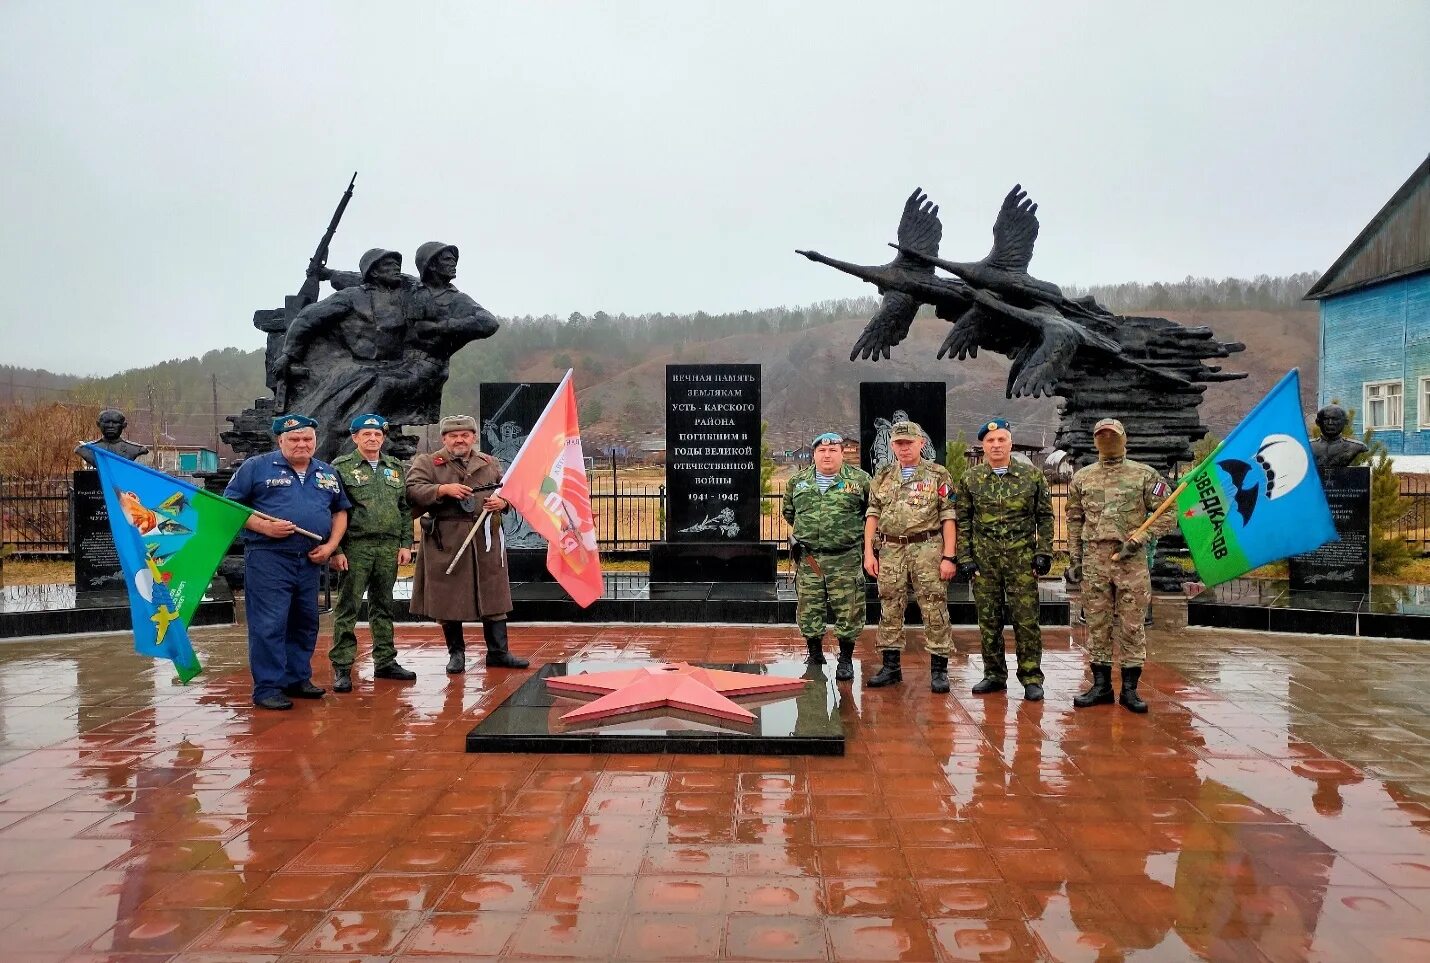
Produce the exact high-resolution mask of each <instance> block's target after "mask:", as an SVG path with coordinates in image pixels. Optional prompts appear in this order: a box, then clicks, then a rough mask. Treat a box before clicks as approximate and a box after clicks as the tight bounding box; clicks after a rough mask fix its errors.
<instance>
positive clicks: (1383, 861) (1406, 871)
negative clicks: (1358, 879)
mask: <svg viewBox="0 0 1430 963" xmlns="http://www.w3.org/2000/svg"><path fill="white" fill-rule="evenodd" d="M1349 859H1350V861H1351V862H1352V863H1354V864H1356V866H1358V867H1359V868H1361V869H1364V870H1365V871H1367V872H1368V873H1370V874H1371V875H1372V876H1374V877H1375V878H1376V879H1378V880H1380V881H1382V882H1384V883H1385V884H1386V885H1388V886H1393V887H1396V888H1397V889H1399V888H1404V889H1426V888H1430V847H1427V849H1426V851H1425V852H1424V853H1423V854H1422V855H1421V856H1419V857H1412V856H1396V855H1384V854H1378V853H1376V854H1372V853H1366V854H1359V853H1358V854H1355V855H1353V856H1351V857H1349ZM1347 885H1360V884H1358V883H1348V884H1347Z"/></svg>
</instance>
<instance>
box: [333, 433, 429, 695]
mask: <svg viewBox="0 0 1430 963" xmlns="http://www.w3.org/2000/svg"><path fill="white" fill-rule="evenodd" d="M348 428H349V430H350V431H351V433H352V438H353V444H354V445H356V446H357V447H356V448H355V449H354V450H353V451H350V452H348V453H347V454H345V455H341V456H339V457H338V458H336V459H334V460H333V467H334V468H335V469H337V472H338V475H339V477H341V478H342V480H343V488H344V489H345V490H346V491H347V493H348V499H349V500H350V501H351V502H352V503H353V507H352V511H351V513H350V514H349V516H348V519H349V523H348V530H347V532H346V533H344V535H343V541H342V545H341V546H340V547H339V548H338V554H337V555H334V556H333V567H334V568H336V569H338V570H339V571H345V572H346V573H347V574H346V575H345V576H344V577H343V580H342V584H341V585H340V586H339V588H338V603H337V606H336V608H335V610H334V612H333V647H332V649H331V650H330V651H329V653H328V657H329V658H330V659H331V660H332V663H333V691H334V692H351V691H352V688H353V676H352V671H353V659H354V658H356V657H357V632H356V631H355V629H356V627H357V615H358V603H359V602H361V601H362V597H363V593H364V592H366V593H367V621H368V625H369V626H370V627H371V629H372V662H373V673H372V675H373V678H375V679H397V680H399V681H402V682H410V681H411V680H413V679H415V678H417V673H415V672H413V671H411V670H410V669H404V668H403V667H402V666H401V665H399V664H398V662H397V647H396V646H395V645H394V644H393V640H392V586H393V583H395V582H396V581H397V567H398V565H406V564H408V563H409V562H411V561H412V513H411V512H410V511H409V510H408V507H407V482H406V480H405V479H404V478H403V477H402V462H400V461H398V460H397V459H396V458H394V457H392V456H391V455H384V454H383V453H382V443H383V442H384V441H385V440H386V438H387V419H386V418H384V417H382V416H381V415H377V414H365V415H358V416H357V417H356V418H354V419H353V420H352V423H351V424H350V425H349V426H348Z"/></svg>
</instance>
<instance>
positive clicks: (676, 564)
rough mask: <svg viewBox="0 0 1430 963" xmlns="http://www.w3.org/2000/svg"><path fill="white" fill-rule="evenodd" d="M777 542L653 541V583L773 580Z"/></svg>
mask: <svg viewBox="0 0 1430 963" xmlns="http://www.w3.org/2000/svg"><path fill="white" fill-rule="evenodd" d="M778 555H779V546H778V545H776V544H775V543H774V542H651V543H650V578H651V581H653V582H773V581H774V580H775V571H776V569H777V568H778Z"/></svg>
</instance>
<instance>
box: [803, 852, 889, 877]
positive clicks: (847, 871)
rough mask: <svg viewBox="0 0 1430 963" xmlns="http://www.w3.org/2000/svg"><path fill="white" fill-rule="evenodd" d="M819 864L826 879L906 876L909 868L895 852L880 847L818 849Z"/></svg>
mask: <svg viewBox="0 0 1430 963" xmlns="http://www.w3.org/2000/svg"><path fill="white" fill-rule="evenodd" d="M817 853H818V857H819V865H820V868H821V870H822V872H823V875H825V876H833V877H863V876H879V877H890V876H892V877H907V876H908V875H909V867H908V864H907V862H905V860H904V855H903V854H901V853H900V852H899V851H898V850H897V849H888V848H884V847H881V846H820V847H818V848H817Z"/></svg>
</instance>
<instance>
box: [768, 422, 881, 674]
mask: <svg viewBox="0 0 1430 963" xmlns="http://www.w3.org/2000/svg"><path fill="white" fill-rule="evenodd" d="M813 450H814V455H813V460H814V464H812V465H810V466H809V467H808V468H805V469H803V470H801V471H797V472H795V474H794V477H792V478H791V479H790V480H789V484H788V485H786V486H785V497H784V516H785V521H787V522H789V524H790V525H791V526H793V534H792V535H791V537H790V548H791V555H792V556H794V559H793V560H794V589H795V596H796V598H797V599H798V603H797V605H796V608H795V620H796V621H797V622H798V623H799V631H800V634H801V635H803V636H804V641H805V644H806V645H807V646H808V647H809V658H808V659H806V660H805V661H806V664H808V665H824V664H825V662H824V628H825V623H824V618H825V612H826V609H829V610H833V612H834V638H835V641H837V642H838V643H839V664H838V665H837V666H836V667H835V670H834V678H835V679H836V680H838V681H840V682H848V681H850V680H851V679H853V678H854V643H855V642H856V641H857V640H858V638H859V633H860V632H863V631H864V612H865V607H866V603H865V596H864V568H863V556H862V554H861V552H860V548H861V547H862V545H863V534H862V533H863V519H864V512H865V510H866V509H867V508H868V507H869V476H868V475H867V474H865V473H864V472H863V471H861V470H860V469H858V468H855V467H853V466H851V465H846V464H844V439H843V438H841V437H840V436H839V435H838V434H836V433H834V432H825V433H824V434H822V435H820V436H819V437H818V438H815V439H814V442H813Z"/></svg>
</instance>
